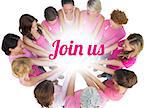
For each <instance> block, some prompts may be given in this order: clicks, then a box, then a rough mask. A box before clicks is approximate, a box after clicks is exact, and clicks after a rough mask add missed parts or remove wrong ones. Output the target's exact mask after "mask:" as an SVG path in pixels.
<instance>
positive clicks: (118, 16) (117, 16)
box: [111, 10, 128, 24]
mask: <svg viewBox="0 0 150 108" xmlns="http://www.w3.org/2000/svg"><path fill="white" fill-rule="evenodd" d="M111 19H112V20H113V21H114V22H115V23H117V24H127V22H128V18H127V16H126V14H125V13H124V12H123V11H120V10H114V11H113V12H112V13H111Z"/></svg>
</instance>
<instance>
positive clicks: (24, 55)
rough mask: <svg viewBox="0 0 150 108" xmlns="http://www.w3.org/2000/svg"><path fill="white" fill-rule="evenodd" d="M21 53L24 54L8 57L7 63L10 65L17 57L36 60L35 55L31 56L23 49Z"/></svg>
mask: <svg viewBox="0 0 150 108" xmlns="http://www.w3.org/2000/svg"><path fill="white" fill-rule="evenodd" d="M23 52H24V54H19V55H15V56H11V55H10V56H9V61H10V63H12V61H13V60H15V59H16V58H19V57H29V58H36V56H35V55H33V54H32V53H31V52H30V51H29V50H27V49H25V48H24V49H23Z"/></svg>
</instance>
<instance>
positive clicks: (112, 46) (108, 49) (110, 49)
mask: <svg viewBox="0 0 150 108" xmlns="http://www.w3.org/2000/svg"><path fill="white" fill-rule="evenodd" d="M104 47H106V46H105V45H104ZM117 47H118V43H116V44H113V45H111V46H110V47H108V48H105V54H107V53H110V52H112V51H113V50H115V49H116V48H117Z"/></svg>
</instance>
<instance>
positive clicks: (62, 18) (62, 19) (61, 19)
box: [58, 10, 65, 31]
mask: <svg viewBox="0 0 150 108" xmlns="http://www.w3.org/2000/svg"><path fill="white" fill-rule="evenodd" d="M58 14H59V20H60V24H61V26H62V30H63V31H64V30H65V27H64V15H63V13H62V10H59V11H58Z"/></svg>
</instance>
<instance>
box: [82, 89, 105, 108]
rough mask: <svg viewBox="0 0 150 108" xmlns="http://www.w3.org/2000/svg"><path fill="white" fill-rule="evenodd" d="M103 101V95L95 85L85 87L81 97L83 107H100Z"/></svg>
mask: <svg viewBox="0 0 150 108" xmlns="http://www.w3.org/2000/svg"><path fill="white" fill-rule="evenodd" d="M102 102H103V100H102V97H101V96H100V95H99V93H98V91H97V89H96V88H94V87H87V88H86V89H84V90H83V92H82V94H81V97H80V105H81V108H99V107H100V105H101V103H102Z"/></svg>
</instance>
